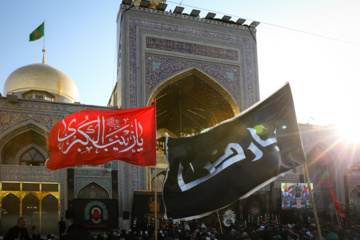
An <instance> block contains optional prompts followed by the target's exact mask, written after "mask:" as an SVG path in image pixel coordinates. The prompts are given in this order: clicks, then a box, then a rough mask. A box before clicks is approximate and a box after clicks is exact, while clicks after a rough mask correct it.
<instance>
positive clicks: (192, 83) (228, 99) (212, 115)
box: [148, 68, 240, 137]
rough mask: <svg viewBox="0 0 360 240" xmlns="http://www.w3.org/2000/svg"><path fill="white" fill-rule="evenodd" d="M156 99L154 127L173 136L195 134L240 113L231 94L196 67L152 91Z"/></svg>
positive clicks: (152, 97) (152, 95) (149, 100)
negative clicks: (155, 124)
mask: <svg viewBox="0 0 360 240" xmlns="http://www.w3.org/2000/svg"><path fill="white" fill-rule="evenodd" d="M154 98H156V99H157V100H156V108H157V112H156V114H157V129H167V130H168V131H169V132H172V133H173V134H174V135H175V136H176V137H178V136H187V135H194V134H198V133H200V132H201V131H203V130H204V129H207V128H210V127H213V126H214V125H216V124H218V123H220V122H223V121H225V120H227V119H230V118H233V117H234V116H235V115H237V114H238V113H239V112H240V110H239V109H240V108H239V107H238V106H237V104H236V101H235V100H234V98H233V96H231V94H230V93H229V92H228V91H227V90H225V88H223V87H222V86H221V85H220V84H219V83H217V82H216V81H215V80H213V79H212V78H210V77H209V76H208V75H206V74H205V73H203V72H201V71H200V70H198V69H196V68H191V69H188V70H187V71H183V72H181V73H179V74H177V75H176V76H173V77H172V78H170V79H168V80H166V81H165V82H163V83H162V84H160V85H158V86H157V88H156V89H155V90H154V91H153V92H152V94H151V95H150V98H149V99H148V103H149V104H150V102H151V100H152V99H154Z"/></svg>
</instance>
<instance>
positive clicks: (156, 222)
mask: <svg viewBox="0 0 360 240" xmlns="http://www.w3.org/2000/svg"><path fill="white" fill-rule="evenodd" d="M153 103H154V104H155V130H157V122H156V98H154V99H153ZM155 134H156V133H155ZM155 149H156V139H155ZM155 159H156V153H155ZM156 175H157V163H156V165H155V177H154V181H155V182H154V188H155V191H154V192H155V240H157V239H158V231H157V229H158V220H157V211H158V202H157V176H156ZM159 207H160V206H159Z"/></svg>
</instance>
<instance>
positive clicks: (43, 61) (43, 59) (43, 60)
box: [42, 20, 46, 64]
mask: <svg viewBox="0 0 360 240" xmlns="http://www.w3.org/2000/svg"><path fill="white" fill-rule="evenodd" d="M42 52H43V58H42V64H45V52H46V50H45V20H44V41H43V50H42Z"/></svg>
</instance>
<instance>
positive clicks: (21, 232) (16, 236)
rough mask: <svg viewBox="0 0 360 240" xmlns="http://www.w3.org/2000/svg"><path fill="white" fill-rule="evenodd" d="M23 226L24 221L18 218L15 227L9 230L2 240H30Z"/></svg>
mask: <svg viewBox="0 0 360 240" xmlns="http://www.w3.org/2000/svg"><path fill="white" fill-rule="evenodd" d="M25 224H26V221H25V219H24V218H23V217H19V218H18V220H17V225H16V226H14V227H12V228H10V229H9V231H8V232H7V234H6V236H5V238H4V240H30V236H29V233H28V231H27V229H26V227H25Z"/></svg>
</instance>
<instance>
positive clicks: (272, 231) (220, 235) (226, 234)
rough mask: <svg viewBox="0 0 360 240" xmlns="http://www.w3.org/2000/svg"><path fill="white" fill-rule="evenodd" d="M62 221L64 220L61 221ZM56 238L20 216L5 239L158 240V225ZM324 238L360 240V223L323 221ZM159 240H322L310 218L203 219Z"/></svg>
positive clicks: (163, 228)
mask: <svg viewBox="0 0 360 240" xmlns="http://www.w3.org/2000/svg"><path fill="white" fill-rule="evenodd" d="M60 222H61V221H60ZM60 222H59V228H60V227H61V229H59V230H60V234H59V235H58V236H55V235H54V234H49V235H48V236H46V237H45V238H44V237H41V236H40V235H36V234H34V235H33V236H30V235H29V233H28V231H27V230H26V225H25V219H24V218H22V217H20V218H19V219H18V222H17V225H16V226H14V227H12V228H10V229H9V231H8V233H7V234H6V236H5V238H4V239H5V240H155V231H154V226H153V225H151V224H145V225H141V224H137V226H132V228H131V229H128V230H127V231H125V230H121V231H109V232H98V233H96V234H95V233H90V232H89V231H88V230H87V229H85V228H83V226H81V225H79V224H72V225H70V226H68V228H67V231H66V232H63V229H62V228H63V225H62V224H61V225H60ZM319 227H320V230H321V236H322V239H325V240H360V226H358V225H356V222H354V221H351V220H348V221H339V222H338V223H334V222H333V221H330V220H328V221H323V222H322V223H321V224H320V226H319ZM158 228H159V229H158V231H157V234H156V235H157V236H156V237H157V239H159V240H249V239H251V240H275V239H281V240H312V239H319V233H318V231H317V230H318V228H317V227H316V224H315V223H314V222H313V221H310V218H302V217H300V218H296V221H293V222H291V223H280V222H277V221H269V222H261V224H259V222H252V223H247V224H246V222H245V224H244V223H242V224H240V223H237V222H235V223H234V224H231V225H230V226H227V227H224V226H223V224H222V225H221V226H220V224H219V223H218V222H213V223H206V224H205V223H204V222H201V220H192V221H189V222H184V223H181V224H173V223H169V224H167V225H164V224H161V225H160V226H158Z"/></svg>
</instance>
